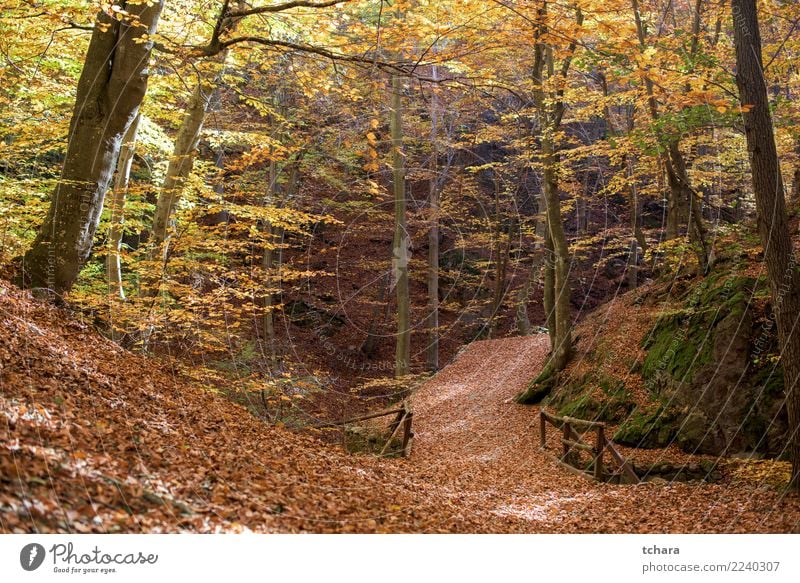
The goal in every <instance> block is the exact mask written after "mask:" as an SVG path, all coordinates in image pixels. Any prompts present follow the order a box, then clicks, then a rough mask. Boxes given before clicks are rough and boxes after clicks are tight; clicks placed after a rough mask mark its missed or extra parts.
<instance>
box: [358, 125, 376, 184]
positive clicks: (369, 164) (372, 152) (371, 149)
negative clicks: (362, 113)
mask: <svg viewBox="0 0 800 583" xmlns="http://www.w3.org/2000/svg"><path fill="white" fill-rule="evenodd" d="M379 125H380V122H379V121H378V120H377V119H375V118H372V119H370V120H369V127H370V129H371V130H373V131H368V132H367V134H366V138H367V147H366V149H365V151H364V154H363V156H364V158H366V162H365V163H364V165H363V166H362V168H363V169H364V170H366V171H367V172H377V171H378V170H379V169H380V165H379V164H378V157H379V155H378V136H377V135H376V134H375V131H374V130H377V129H378V126H379ZM372 190H374V189H371V191H372ZM375 194H377V192H375Z"/></svg>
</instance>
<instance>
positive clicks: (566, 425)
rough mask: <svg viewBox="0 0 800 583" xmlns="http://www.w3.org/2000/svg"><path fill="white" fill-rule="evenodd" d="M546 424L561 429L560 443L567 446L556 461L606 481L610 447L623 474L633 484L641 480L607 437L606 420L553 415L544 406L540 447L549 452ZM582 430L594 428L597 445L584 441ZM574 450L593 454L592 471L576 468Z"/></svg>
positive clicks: (575, 470)
mask: <svg viewBox="0 0 800 583" xmlns="http://www.w3.org/2000/svg"><path fill="white" fill-rule="evenodd" d="M547 423H550V424H551V425H552V426H553V427H555V428H557V429H561V430H562V437H561V444H562V445H563V447H564V451H563V454H562V455H561V457H560V458H556V462H558V463H559V464H560V465H563V466H564V467H566V468H567V469H569V470H570V471H573V472H574V473H579V474H580V475H584V476H590V477H592V478H593V479H595V480H597V481H599V482H602V481H605V479H606V477H607V475H606V471H605V465H604V464H603V454H604V452H605V451H606V450H608V451H609V453H610V454H611V457H612V458H613V459H614V461H615V462H616V464H617V466H619V471H620V472H621V475H623V476H625V479H626V480H628V481H630V482H632V483H634V484H638V483H639V477H638V476H637V475H636V472H634V471H633V468H632V467H631V465H630V464H629V463H628V462H627V461H626V460H625V458H623V457H622V455H621V454H620V453H619V451H617V449H616V448H615V447H614V444H613V442H612V441H611V440H609V439H607V438H606V435H605V428H606V424H605V423H603V422H601V421H588V420H586V419H576V418H575V417H568V416H566V415H562V416H559V415H553V414H552V413H548V412H547V411H545V410H544V409H542V410H540V411H539V447H540V449H541V450H543V451H546V445H547ZM579 429H583V433H587V432H589V431H591V430H594V431H596V432H597V439H596V440H595V443H594V445H592V444H589V443H586V442H585V441H584V440H583V436H582V435H581V433H580V432H579ZM575 450H580V451H586V452H588V453H590V454H591V455H592V466H593V468H592V469H593V471H592V473H591V474H587V473H586V472H585V471H583V470H581V469H580V468H579V467H577V462H575V461H574V460H575V456H574V454H575ZM608 477H611V475H608Z"/></svg>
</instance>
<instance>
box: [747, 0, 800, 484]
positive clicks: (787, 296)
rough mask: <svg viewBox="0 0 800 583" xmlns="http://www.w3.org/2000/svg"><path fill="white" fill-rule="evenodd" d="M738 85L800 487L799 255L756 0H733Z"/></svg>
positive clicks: (795, 476)
mask: <svg viewBox="0 0 800 583" xmlns="http://www.w3.org/2000/svg"><path fill="white" fill-rule="evenodd" d="M731 10H732V14H733V38H734V42H735V45H736V85H737V87H738V88H739V95H740V97H741V101H742V118H743V120H744V131H745V136H746V138H747V150H748V152H749V155H750V168H751V171H752V183H753V192H754V194H755V199H756V211H757V223H758V233H759V235H760V237H761V244H762V245H763V247H764V261H765V263H766V264H767V274H768V277H769V284H770V292H771V296H772V310H773V313H774V315H775V323H776V324H777V328H778V342H779V346H780V361H781V365H782V366H783V381H784V387H785V389H784V390H785V392H786V409H787V412H788V414H789V443H788V444H787V447H788V449H789V451H790V453H791V458H792V477H791V481H790V486H791V487H792V488H793V489H794V490H796V491H800V387H798V382H800V330H798V328H797V325H798V321H799V320H800V274H798V271H797V259H796V258H795V256H794V250H793V247H792V240H791V237H790V236H789V224H788V219H787V216H786V199H785V194H784V185H783V177H782V175H781V167H780V162H779V160H778V152H777V148H776V146H775V131H774V129H773V125H772V115H771V114H770V103H769V99H768V97H767V82H766V80H765V77H764V62H763V57H762V55H761V32H760V30H759V24H758V11H757V9H756V2H755V0H731Z"/></svg>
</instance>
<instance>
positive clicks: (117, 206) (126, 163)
mask: <svg viewBox="0 0 800 583" xmlns="http://www.w3.org/2000/svg"><path fill="white" fill-rule="evenodd" d="M141 117H142V116H141V114H140V115H137V116H136V119H134V120H133V123H132V124H131V125H130V127H129V128H128V131H127V132H126V133H125V137H124V138H123V140H122V147H121V148H120V152H119V161H118V162H117V177H116V179H115V180H114V189H113V190H112V192H111V195H112V196H111V208H110V211H111V217H110V219H109V222H110V223H111V226H110V227H109V229H108V252H107V254H106V276H107V278H108V292H109V294H114V295H116V296H118V297H119V298H120V299H122V300H124V299H125V289H124V288H123V286H122V265H121V260H120V249H121V247H122V235H123V233H124V230H125V199H126V198H127V195H128V180H129V179H130V175H131V165H132V164H133V154H134V152H135V150H136V134H137V132H138V130H139V121H140V120H141Z"/></svg>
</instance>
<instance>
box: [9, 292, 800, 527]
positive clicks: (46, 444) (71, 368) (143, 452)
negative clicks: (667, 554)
mask: <svg viewBox="0 0 800 583" xmlns="http://www.w3.org/2000/svg"><path fill="white" fill-rule="evenodd" d="M545 351H546V340H545V339H544V338H542V337H529V338H516V339H505V340H494V341H487V342H476V343H474V344H472V345H470V346H469V347H468V348H467V349H466V350H465V351H464V352H463V353H462V354H461V355H460V356H459V357H458V358H457V359H456V360H455V362H454V363H453V364H451V365H450V366H448V367H447V368H445V369H444V370H443V371H441V372H440V373H439V374H438V375H436V376H435V377H434V378H433V379H431V380H430V381H429V382H428V383H427V384H426V385H425V386H423V387H422V388H421V389H420V390H419V391H418V393H417V394H416V395H415V400H414V407H415V424H416V427H415V432H416V434H417V437H416V439H415V444H414V451H413V453H412V456H411V457H410V458H409V459H385V460H382V459H378V458H375V457H372V456H364V455H361V456H355V455H349V454H347V453H345V452H344V451H342V450H340V449H339V448H335V447H330V446H325V445H324V444H322V443H321V442H320V441H319V440H317V439H316V438H313V437H309V436H304V435H298V434H297V433H293V432H291V431H288V430H286V429H282V428H277V427H270V426H268V425H266V424H265V423H263V422H262V421H260V420H258V419H256V418H255V417H253V416H252V415H251V414H250V413H248V412H247V411H246V410H244V409H243V408H242V407H240V406H238V405H235V404H232V403H231V402H230V401H228V400H227V399H225V398H224V397H222V396H221V395H219V394H215V393H213V392H211V391H209V390H208V389H207V388H203V387H199V386H197V385H195V384H192V383H191V382H189V381H187V380H184V379H182V378H181V376H180V375H178V374H175V371H173V370H171V369H170V368H169V365H168V363H164V362H160V361H155V360H152V359H147V358H144V357H142V356H139V355H135V354H131V353H130V352H126V351H124V350H122V349H121V348H119V347H118V346H116V345H115V344H114V343H113V342H111V341H109V340H107V339H104V338H102V337H100V336H99V335H98V334H97V333H96V332H95V331H93V330H92V329H91V328H90V327H89V326H86V325H83V324H81V323H79V322H77V321H76V320H75V319H74V318H73V317H72V316H70V315H69V314H67V313H65V312H63V311H61V310H59V309H56V308H54V307H52V306H50V305H48V304H46V303H41V302H36V301H32V300H31V299H30V298H29V297H28V296H27V295H26V294H23V293H20V292H19V291H18V290H16V289H15V288H14V287H13V286H10V285H8V284H6V283H4V282H2V281H0V532H101V533H105V532H108V533H112V532H238V531H243V530H251V531H256V532H309V531H310V532H700V531H708V532H739V531H743V532H764V531H766V532H788V531H792V530H795V529H796V528H797V520H798V517H800V505H799V504H798V500H797V498H796V497H793V498H791V499H788V500H782V501H781V500H779V496H778V494H777V493H776V492H774V491H771V490H754V489H753V488H746V487H744V486H733V485H725V484H720V485H703V486H691V485H686V484H677V485H662V486H657V485H654V484H646V485H641V486H609V485H601V484H594V483H591V482H588V481H585V480H582V479H580V478H578V477H576V476H573V475H572V474H569V473H567V472H566V471H564V470H563V469H561V468H559V467H557V466H556V465H555V464H553V463H552V462H551V461H550V460H548V459H547V458H545V457H543V456H542V455H541V454H540V453H539V452H538V451H537V449H536V447H535V444H534V429H532V428H531V427H529V424H530V422H531V421H532V420H533V419H535V417H536V413H537V410H536V409H535V408H531V407H523V406H519V405H516V404H513V403H511V402H510V400H509V399H510V398H511V397H513V395H514V394H515V393H516V392H517V391H518V390H519V389H520V388H521V387H522V386H523V385H524V384H525V383H526V382H527V381H528V380H529V379H530V378H531V377H532V376H534V375H535V374H536V372H537V371H538V370H539V368H540V367H541V365H542V361H543V359H544V357H545ZM160 369H161V370H160Z"/></svg>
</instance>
